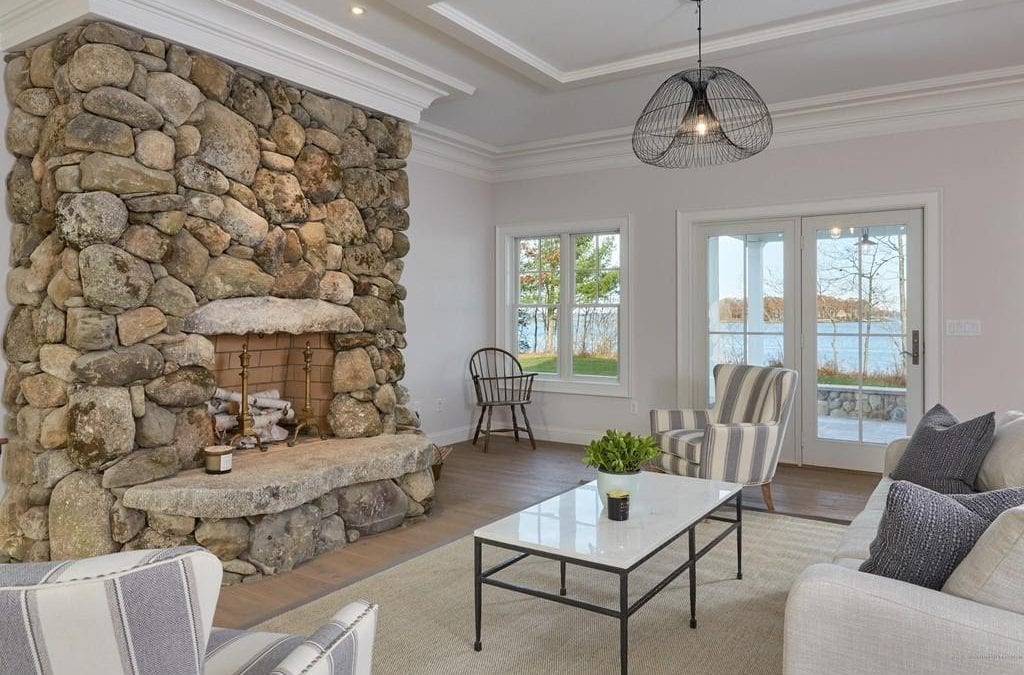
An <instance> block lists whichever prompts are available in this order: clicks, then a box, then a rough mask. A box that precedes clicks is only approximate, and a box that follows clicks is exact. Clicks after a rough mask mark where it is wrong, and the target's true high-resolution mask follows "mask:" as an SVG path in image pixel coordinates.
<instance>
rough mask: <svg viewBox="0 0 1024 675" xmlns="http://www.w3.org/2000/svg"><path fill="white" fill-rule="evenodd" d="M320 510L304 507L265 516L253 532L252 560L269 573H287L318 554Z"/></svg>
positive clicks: (250, 553)
mask: <svg viewBox="0 0 1024 675" xmlns="http://www.w3.org/2000/svg"><path fill="white" fill-rule="evenodd" d="M319 522H320V509H318V508H316V507H315V506H310V505H309V504H305V505H303V506H299V507H297V508H294V509H289V510H288V511H284V512H282V513H273V514H268V515H266V516H264V517H263V518H262V519H260V521H259V522H258V523H256V524H255V525H254V526H253V528H252V536H251V538H250V540H251V542H252V544H251V548H250V549H249V556H248V557H249V560H250V561H252V562H254V563H256V564H257V565H259V566H261V567H263V568H264V569H266V570H268V571H269V572H270V573H276V572H287V571H288V570H291V569H292V568H293V567H295V566H296V565H298V564H299V563H301V562H303V561H306V560H309V559H310V558H312V557H313V556H314V555H315V554H316V529H317V525H318V523H319Z"/></svg>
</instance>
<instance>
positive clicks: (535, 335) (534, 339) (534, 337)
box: [516, 306, 558, 373]
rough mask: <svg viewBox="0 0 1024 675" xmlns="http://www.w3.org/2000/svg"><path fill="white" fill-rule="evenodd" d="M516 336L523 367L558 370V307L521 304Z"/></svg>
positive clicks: (547, 371)
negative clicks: (524, 305)
mask: <svg viewBox="0 0 1024 675" xmlns="http://www.w3.org/2000/svg"><path fill="white" fill-rule="evenodd" d="M516 337H517V340H516V342H517V346H518V348H519V362H520V363H521V364H522V366H523V370H525V371H528V372H532V373H557V372H558V308H557V307H550V306H548V307H520V308H519V309H518V310H517V312H516Z"/></svg>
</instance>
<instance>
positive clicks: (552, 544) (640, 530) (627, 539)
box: [473, 472, 743, 673]
mask: <svg viewBox="0 0 1024 675" xmlns="http://www.w3.org/2000/svg"><path fill="white" fill-rule="evenodd" d="M742 488H743V486H742V485H740V484H738V483H723V482H720V481H713V480H702V479H699V478H685V477H682V476H670V475H666V474H657V473H648V472H644V473H643V474H641V477H640V487H639V489H638V490H637V494H635V495H631V497H630V506H629V520H627V521H622V522H616V521H612V520H608V518H607V516H606V515H605V513H604V510H603V507H602V505H601V500H600V498H599V496H598V493H597V483H596V482H592V483H587V484H586V485H581V486H580V487H578V488H576V489H574V490H570V491H568V492H565V493H563V494H560V495H558V496H557V497H552V498H551V499H548V500H547V501H544V502H541V503H540V504H536V505H534V506H531V507H529V508H526V509H523V510H522V511H519V512H518V513H514V514H512V515H511V516H508V517H506V518H502V519H501V520H498V521H495V522H493V523H491V524H490V525H486V526H484V527H481V528H480V529H478V530H476V532H474V533H473V535H474V548H475V555H474V578H475V584H474V585H475V592H476V643H475V644H474V649H476V651H480V650H481V649H482V648H483V644H482V642H481V619H482V608H481V604H482V590H483V586H484V585H487V586H496V587H498V588H504V589H506V590H510V591H516V592H519V593H525V594H527V595H532V596H534V597H537V598H543V599H545V600H551V601H554V602H559V603H561V604H564V605H570V606H573V607H579V608H580V609H585V610H587V611H591V612H596V613H598V614H603V615H605V616H610V617H614V618H617V619H618V620H619V659H620V663H621V669H622V673H626V672H627V671H628V647H629V617H630V616H631V615H632V614H633V613H634V612H635V611H637V610H638V609H640V608H641V607H643V606H644V605H645V604H647V601H649V600H650V599H651V598H653V597H654V596H655V595H657V594H658V592H659V591H661V590H662V589H663V588H665V587H666V586H668V585H669V584H670V583H671V582H672V581H673V580H675V579H676V577H678V576H679V575H681V574H682V573H683V572H685V571H687V570H689V572H690V627H691V628H696V627H697V583H696V581H697V580H696V576H697V561H698V560H700V559H701V558H702V557H703V556H704V555H705V554H706V553H707V552H708V551H710V550H711V549H712V548H714V547H715V546H716V545H717V544H719V543H720V542H721V541H722V540H723V539H725V538H726V537H727V536H728V535H729V534H731V533H732V532H736V578H737V579H742V578H743V568H742V550H743V549H742V523H743V492H742ZM730 501H733V502H734V503H735V506H736V517H735V519H733V518H724V517H721V516H715V515H712V514H713V513H714V512H715V511H716V510H717V509H718V508H719V507H721V506H722V505H724V504H726V503H727V502H730ZM704 519H710V520H718V521H722V522H726V523H729V527H727V528H726V529H725V530H724V531H723V532H721V533H720V534H719V535H718V536H716V537H715V538H714V539H713V540H712V541H711V542H709V543H708V544H706V545H705V546H704V547H703V548H701V549H700V550H697V548H696V535H695V531H696V528H697V525H698V523H700V522H702V521H703V520H704ZM684 534H687V535H689V555H688V556H687V559H686V560H685V561H684V562H683V564H682V565H680V566H679V567H677V568H676V569H675V570H673V571H672V572H671V573H670V574H669V575H668V576H666V577H665V578H664V579H663V580H661V581H660V582H658V584H657V585H655V586H654V588H652V589H650V590H649V591H647V592H646V593H644V595H642V596H641V597H640V598H639V599H637V600H636V601H635V602H634V603H632V604H630V603H629V574H630V572H632V571H633V570H635V569H636V568H637V567H639V566H640V565H642V564H643V563H645V562H646V561H647V560H649V559H650V558H651V557H652V556H654V555H655V554H657V553H658V552H659V551H661V550H662V549H664V548H665V547H666V546H668V545H669V544H671V543H672V542H674V541H676V540H677V539H679V538H680V537H681V536H683V535H684ZM484 544H486V545H488V546H494V547H497V548H503V549H508V550H511V551H516V552H517V555H515V556H513V557H511V558H509V559H508V560H506V561H504V562H502V563H499V564H497V565H495V566H494V567H491V568H490V569H487V570H484V569H482V564H481V551H482V548H483V545H484ZM529 556H537V557H541V558H548V559H550V560H557V561H558V563H559V566H560V568H561V589H560V591H559V594H558V595H556V594H554V593H549V592H547V591H542V590H538V589H534V588H527V587H525V586H520V585H518V584H513V583H509V582H506V581H501V580H498V579H495V578H493V577H494V575H495V574H497V573H498V572H500V571H501V570H504V569H506V568H508V567H509V566H511V565H514V564H515V563H517V562H519V561H520V560H523V559H524V558H527V557H529ZM566 565H579V566H582V567H590V568H593V569H598V570H602V571H605V572H611V573H613V574H616V575H617V576H618V577H619V607H618V608H617V609H613V608H610V607H604V606H601V605H595V604H592V603H589V602H584V601H582V600H576V599H573V598H570V597H567V594H566V587H565V573H566Z"/></svg>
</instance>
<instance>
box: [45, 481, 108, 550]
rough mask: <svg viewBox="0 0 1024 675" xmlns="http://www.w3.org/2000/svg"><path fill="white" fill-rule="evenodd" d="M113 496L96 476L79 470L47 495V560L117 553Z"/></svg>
mask: <svg viewBox="0 0 1024 675" xmlns="http://www.w3.org/2000/svg"><path fill="white" fill-rule="evenodd" d="M113 506H114V496H113V495H112V494H111V493H110V492H109V491H107V490H105V489H104V488H103V485H102V484H101V481H100V477H99V476H98V475H96V474H91V473H86V472H84V471H78V472H75V473H72V474H71V475H69V476H67V477H66V478H64V479H63V480H61V481H60V482H59V483H57V485H56V487H54V489H53V494H52V495H50V510H49V530H50V532H49V534H50V557H51V559H53V560H72V559H80V558H92V557H95V556H99V555H105V554H107V553H113V552H115V551H117V550H118V549H119V548H120V546H119V545H118V544H117V543H116V542H114V539H113V537H112V532H111V526H110V509H111V508H112V507H113Z"/></svg>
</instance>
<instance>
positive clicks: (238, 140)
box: [196, 100, 260, 185]
mask: <svg viewBox="0 0 1024 675" xmlns="http://www.w3.org/2000/svg"><path fill="white" fill-rule="evenodd" d="M203 109H204V117H203V121H202V122H200V123H199V125H198V128H199V132H200V134H201V136H202V140H201V142H200V144H199V150H198V151H197V152H196V157H198V158H199V159H201V160H202V161H204V162H206V163H207V164H209V165H210V166H213V167H216V168H217V169H220V170H221V171H222V172H223V173H224V175H225V176H227V177H228V178H231V179H234V180H236V181H239V182H241V183H244V184H246V185H249V184H251V183H252V180H253V178H254V177H255V175H256V169H257V168H259V163H260V149H259V143H258V139H257V136H256V129H255V128H254V127H253V125H252V124H251V123H250V122H249V121H248V120H246V119H245V118H243V117H241V116H240V115H238V114H236V113H234V112H232V111H231V110H228V109H227V108H226V107H224V106H223V105H221V104H220V103H217V102H216V101H209V100H208V101H206V102H205V103H204V104H203Z"/></svg>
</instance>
